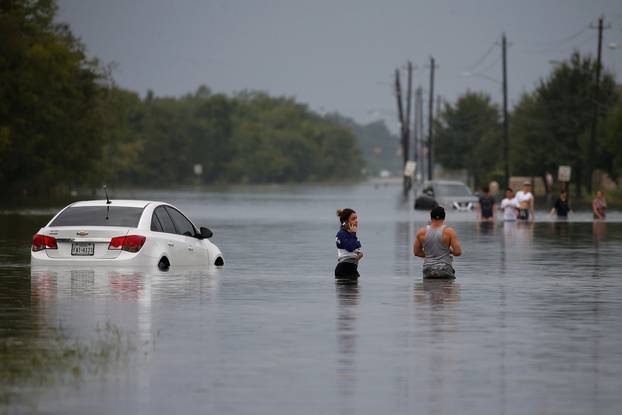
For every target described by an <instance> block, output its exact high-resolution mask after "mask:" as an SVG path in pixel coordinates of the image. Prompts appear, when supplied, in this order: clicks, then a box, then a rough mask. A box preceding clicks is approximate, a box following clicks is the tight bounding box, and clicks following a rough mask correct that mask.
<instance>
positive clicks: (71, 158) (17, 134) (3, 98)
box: [0, 0, 102, 193]
mask: <svg viewBox="0 0 622 415" xmlns="http://www.w3.org/2000/svg"><path fill="white" fill-rule="evenodd" d="M55 13H56V2H55V1H52V0H38V1H35V0H13V1H3V2H0V79H2V82H0V158H1V163H0V186H2V187H3V188H4V189H8V191H9V192H31V193H33V192H34V193H36V192H38V191H49V189H53V188H54V187H58V186H59V184H61V185H62V184H73V185H85V184H90V185H92V184H93V183H94V181H95V180H96V178H97V174H98V172H97V171H95V170H94V169H93V165H94V164H95V161H96V160H98V159H99V158H100V156H101V147H102V134H101V130H100V129H99V119H98V112H97V100H98V94H99V92H100V88H99V86H98V84H97V81H98V80H99V79H100V78H101V75H100V73H99V72H98V70H97V62H95V61H89V60H88V59H87V58H86V57H85V54H84V51H83V46H82V44H81V43H80V42H79V41H78V40H77V39H76V38H75V37H74V36H73V35H72V33H71V31H70V30H69V28H68V27H67V26H66V25H61V24H56V23H54V16H55Z"/></svg>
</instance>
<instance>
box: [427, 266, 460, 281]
mask: <svg viewBox="0 0 622 415" xmlns="http://www.w3.org/2000/svg"><path fill="white" fill-rule="evenodd" d="M423 278H456V272H455V271H454V269H453V267H452V266H451V265H448V264H434V265H424V266H423Z"/></svg>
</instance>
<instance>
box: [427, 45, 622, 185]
mask: <svg viewBox="0 0 622 415" xmlns="http://www.w3.org/2000/svg"><path fill="white" fill-rule="evenodd" d="M595 73H596V61H595V60H594V59H593V58H592V57H591V56H582V55H581V54H580V53H579V52H574V53H572V55H571V56H570V57H569V58H568V59H567V60H565V61H563V62H560V63H559V64H557V65H556V66H555V67H554V68H553V69H552V70H551V73H550V74H548V76H547V77H545V78H543V79H541V80H540V82H539V83H538V84H537V86H536V88H535V89H534V90H533V91H531V92H525V93H523V95H522V96H521V97H520V99H519V101H518V103H517V104H516V105H515V107H514V108H513V110H512V112H511V113H510V116H509V120H510V135H509V151H510V157H509V161H510V170H511V173H512V175H516V176H541V177H544V176H545V175H546V173H552V174H553V175H555V174H556V172H557V168H558V166H559V165H569V166H571V167H572V172H573V173H572V176H573V182H574V189H575V193H576V194H577V195H581V190H582V188H584V186H585V184H586V183H587V181H588V180H591V179H592V178H591V177H589V172H588V171H587V170H588V167H587V166H589V159H590V131H591V125H592V124H591V123H592V117H593V111H594V108H595V107H596V110H597V114H596V115H597V117H598V126H599V127H598V130H597V134H596V137H595V143H594V148H593V154H594V169H598V170H601V171H604V172H606V173H608V174H609V175H610V176H611V177H612V178H614V179H617V178H619V177H621V176H622V100H621V99H620V97H619V93H618V92H616V84H615V79H614V76H613V74H611V73H610V72H607V71H605V73H604V75H603V77H602V80H601V83H600V86H599V88H595V79H596V76H595ZM434 128H435V130H434V131H435V136H434V137H435V143H436V144H435V157H436V161H437V162H438V163H440V164H442V165H443V166H444V167H447V168H454V169H466V170H467V171H468V174H469V176H470V178H471V181H472V182H473V183H474V184H475V186H476V187H480V186H481V185H483V184H484V183H488V182H489V181H491V180H497V181H499V182H500V183H502V182H503V156H502V155H501V149H502V148H503V146H502V129H501V128H502V125H501V111H500V109H499V106H498V105H497V104H495V103H493V101H492V99H491V97H490V96H489V95H487V94H484V93H481V92H472V91H468V92H466V93H465V94H463V95H462V96H460V97H459V98H458V99H457V100H456V102H455V103H453V104H445V105H444V108H443V109H442V111H441V113H440V114H439V116H438V117H437V119H436V122H435V126H434Z"/></svg>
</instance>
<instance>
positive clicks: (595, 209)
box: [592, 190, 607, 220]
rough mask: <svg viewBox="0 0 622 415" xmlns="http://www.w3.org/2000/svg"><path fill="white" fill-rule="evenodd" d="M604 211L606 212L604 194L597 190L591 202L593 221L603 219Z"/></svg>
mask: <svg viewBox="0 0 622 415" xmlns="http://www.w3.org/2000/svg"><path fill="white" fill-rule="evenodd" d="M605 210H607V201H606V200H605V194H604V193H603V191H602V190H598V191H597V192H596V197H595V198H594V201H593V202H592V213H594V219H601V220H602V219H605Z"/></svg>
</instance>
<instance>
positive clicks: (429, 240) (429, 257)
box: [413, 206, 462, 278]
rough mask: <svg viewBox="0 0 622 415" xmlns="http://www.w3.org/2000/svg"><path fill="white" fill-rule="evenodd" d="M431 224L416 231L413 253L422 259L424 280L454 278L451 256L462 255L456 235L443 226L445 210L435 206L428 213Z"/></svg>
mask: <svg viewBox="0 0 622 415" xmlns="http://www.w3.org/2000/svg"><path fill="white" fill-rule="evenodd" d="M430 218H431V219H432V222H431V223H430V224H429V225H428V226H424V227H422V228H421V229H419V230H418V231H417V236H416V237H415V243H414V246H413V251H414V254H415V256H418V257H422V258H423V277H424V278H455V271H454V268H453V267H452V255H453V256H460V255H462V247H461V246H460V241H459V240H458V235H457V234H456V231H455V230H453V228H450V227H448V226H445V209H443V207H442V206H437V207H435V208H434V209H432V210H431V211H430Z"/></svg>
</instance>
